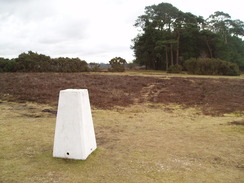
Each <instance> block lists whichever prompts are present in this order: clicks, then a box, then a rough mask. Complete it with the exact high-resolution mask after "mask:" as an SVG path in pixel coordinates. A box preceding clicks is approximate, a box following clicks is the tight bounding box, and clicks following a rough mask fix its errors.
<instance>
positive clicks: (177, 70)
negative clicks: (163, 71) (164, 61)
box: [167, 64, 183, 73]
mask: <svg viewBox="0 0 244 183" xmlns="http://www.w3.org/2000/svg"><path fill="white" fill-rule="evenodd" d="M182 69H183V67H182V66H181V65H179V64H176V65H171V66H170V67H169V69H168V71H167V72H168V73H181V72H182Z"/></svg>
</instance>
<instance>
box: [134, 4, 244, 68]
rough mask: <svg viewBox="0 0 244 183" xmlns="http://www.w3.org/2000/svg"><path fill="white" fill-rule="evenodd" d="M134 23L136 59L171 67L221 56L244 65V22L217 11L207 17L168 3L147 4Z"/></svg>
mask: <svg viewBox="0 0 244 183" xmlns="http://www.w3.org/2000/svg"><path fill="white" fill-rule="evenodd" d="M135 27H137V28H139V29H140V33H139V34H138V35H137V36H136V37H135V38H134V39H133V45H132V49H133V50H134V54H135V57H136V59H135V61H134V62H135V63H137V64H139V65H145V66H146V68H148V69H156V70H159V69H161V70H169V68H170V67H173V66H174V65H181V66H182V67H183V68H184V67H185V66H184V63H185V62H186V61H187V60H188V59H191V58H195V59H199V58H210V59H220V60H224V61H228V62H231V63H234V64H237V65H238V66H239V67H242V68H244V41H243V40H242V39H241V38H242V37H243V36H244V22H243V21H241V20H232V19H231V16H230V15H229V14H227V13H224V12H221V11H217V12H215V13H214V14H212V15H210V16H209V17H208V18H207V19H204V18H203V17H202V16H196V15H194V14H192V13H189V12H182V11H180V10H179V9H177V8H176V7H174V6H173V5H171V4H169V3H160V4H158V5H152V6H147V7H146V8H145V14H143V15H141V16H139V17H138V19H137V20H136V23H135Z"/></svg>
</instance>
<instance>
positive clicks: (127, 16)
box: [0, 0, 244, 63]
mask: <svg viewBox="0 0 244 183" xmlns="http://www.w3.org/2000/svg"><path fill="white" fill-rule="evenodd" d="M161 2H168V3H171V4H172V5H173V6H175V7H176V8H178V9H179V10H181V11H184V12H191V13H193V14H194V15H198V16H199V15H201V16H203V17H204V18H207V17H208V16H209V15H210V14H213V13H214V12H215V11H223V12H225V13H229V14H230V15H231V16H232V19H240V20H242V21H244V13H243V5H244V3H243V2H242V0H231V1H225V0H201V1H198V0H165V1H163V0H0V57H4V58H16V57H18V55H19V54H20V53H23V52H27V51H29V50H31V51H34V52H37V53H42V54H45V55H49V56H51V57H53V58H54V57H79V58H80V59H82V60H86V61H87V62H88V63H89V62H98V63H99V62H105V63H107V62H108V61H109V60H110V59H112V58H113V57H116V56H120V57H122V58H124V59H126V60H127V61H132V60H133V59H134V57H133V51H132V50H131V49H130V45H131V44H132V42H131V40H132V39H133V38H135V37H136V35H137V34H138V33H139V32H138V30H137V28H135V27H134V26H133V24H134V23H135V20H136V19H137V17H138V16H140V15H142V14H144V8H145V7H146V6H150V5H153V4H159V3H161Z"/></svg>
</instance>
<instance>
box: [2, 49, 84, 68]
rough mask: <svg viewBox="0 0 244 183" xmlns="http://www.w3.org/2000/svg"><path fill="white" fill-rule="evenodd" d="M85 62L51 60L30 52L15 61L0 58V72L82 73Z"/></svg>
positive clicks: (62, 58) (77, 60)
mask: <svg viewBox="0 0 244 183" xmlns="http://www.w3.org/2000/svg"><path fill="white" fill-rule="evenodd" d="M88 70H89V69H88V65H87V63H86V61H83V60H80V59H79V58H67V57H66V58H64V57H59V58H51V57H49V56H46V55H43V54H37V53H34V52H32V51H29V52H28V53H22V54H20V55H19V56H18V58H16V59H12V60H9V59H4V58H0V72H84V71H88Z"/></svg>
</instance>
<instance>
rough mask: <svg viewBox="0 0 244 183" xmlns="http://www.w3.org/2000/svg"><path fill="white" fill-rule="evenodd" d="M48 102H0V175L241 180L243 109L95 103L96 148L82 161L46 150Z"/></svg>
mask: <svg viewBox="0 0 244 183" xmlns="http://www.w3.org/2000/svg"><path fill="white" fill-rule="evenodd" d="M43 109H49V110H46V111H54V110H55V109H53V108H52V107H50V106H48V105H41V104H35V103H22V104H20V103H10V102H2V103H0V111H1V113H0V125H1V128H0V140H1V144H0V165H1V168H0V182H1V183H5V182H6V183H11V182H13V183H15V182H19V183H22V182H25V183H28V182H30V183H32V182H35V183H49V182H56V183H63V182H65V183H66V182H69V183H79V182H82V183H83V182H89V183H93V182H94V183H97V182H101V183H103V182H104V183H109V182H115V183H120V182H121V183H124V182H129V183H130V182H131V183H154V182H156V183H157V182H159V183H160V182H166V183H171V182H181V183H182V182H187V183H189V182H193V183H195V182H205V183H211V182H213V183H215V182H218V183H225V182H233V183H241V182H243V181H244V173H243V169H244V157H243V149H244V128H243V126H242V125H231V122H233V121H235V122H238V121H243V114H238V115H237V114H227V115H224V116H222V117H213V116H206V115H203V114H202V113H201V111H200V110H197V109H194V108H187V109H183V108H181V107H180V106H176V105H167V106H165V105H162V104H143V105H140V106H139V105H134V106H131V107H127V108H115V109H113V110H97V109H96V110H95V109H94V110H93V120H94V125H95V132H96V138H97V143H98V149H97V150H96V151H95V152H94V153H93V154H92V155H90V156H89V158H88V159H87V160H86V161H73V160H65V159H57V158H53V157H52V148H53V136H54V126H55V115H54V114H51V113H49V112H42V111H43Z"/></svg>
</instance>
